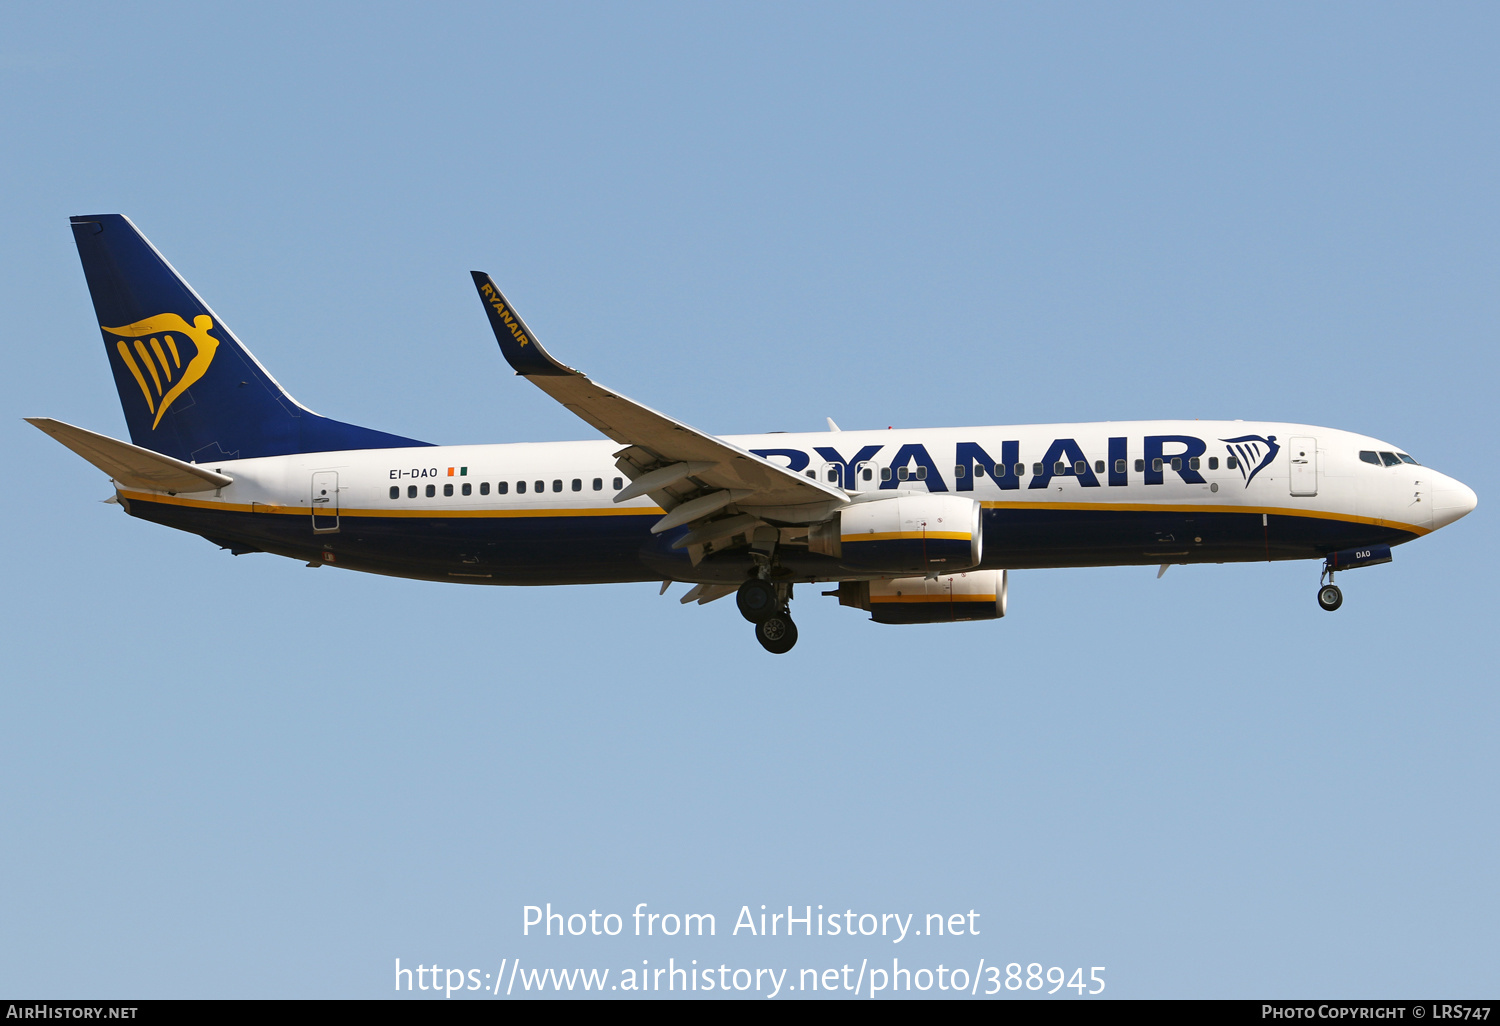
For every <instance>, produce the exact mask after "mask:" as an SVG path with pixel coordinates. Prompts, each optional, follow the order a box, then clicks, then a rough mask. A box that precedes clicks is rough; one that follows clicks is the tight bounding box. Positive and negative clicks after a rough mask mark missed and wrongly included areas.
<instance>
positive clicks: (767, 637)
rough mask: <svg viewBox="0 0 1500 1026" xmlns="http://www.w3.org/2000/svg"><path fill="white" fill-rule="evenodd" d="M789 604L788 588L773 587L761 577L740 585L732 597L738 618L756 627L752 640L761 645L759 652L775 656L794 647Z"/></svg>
mask: <svg viewBox="0 0 1500 1026" xmlns="http://www.w3.org/2000/svg"><path fill="white" fill-rule="evenodd" d="M791 600H792V586H791V585H790V584H772V583H771V582H770V581H767V580H764V579H763V578H760V577H752V578H750V580H748V581H746V582H745V583H744V584H742V585H740V590H739V592H738V593H736V594H735V597H734V601H735V605H737V606H739V609H740V615H741V616H743V617H744V618H745V619H746V620H749V621H750V622H751V623H753V624H755V640H756V641H758V642H760V647H761V648H763V649H765V650H766V651H767V652H771V653H774V654H775V655H782V654H784V653H786V652H790V651H791V650H792V646H793V645H795V644H796V643H797V625H796V624H795V623H793V622H792V615H791V611H790V605H791Z"/></svg>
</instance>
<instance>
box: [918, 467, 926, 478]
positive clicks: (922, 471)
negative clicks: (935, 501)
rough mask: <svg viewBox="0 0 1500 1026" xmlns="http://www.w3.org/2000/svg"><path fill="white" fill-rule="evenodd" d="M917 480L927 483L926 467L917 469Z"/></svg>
mask: <svg viewBox="0 0 1500 1026" xmlns="http://www.w3.org/2000/svg"><path fill="white" fill-rule="evenodd" d="M917 480H918V481H926V480H927V468H926V467H918V468H917Z"/></svg>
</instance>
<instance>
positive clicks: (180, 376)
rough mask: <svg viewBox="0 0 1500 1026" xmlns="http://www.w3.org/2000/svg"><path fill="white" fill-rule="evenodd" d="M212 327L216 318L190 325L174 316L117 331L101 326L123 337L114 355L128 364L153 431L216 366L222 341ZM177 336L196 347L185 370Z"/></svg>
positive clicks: (195, 320) (196, 320) (202, 318)
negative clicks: (215, 334) (148, 413)
mask: <svg viewBox="0 0 1500 1026" xmlns="http://www.w3.org/2000/svg"><path fill="white" fill-rule="evenodd" d="M213 326H214V321H213V318H212V317H209V316H207V315H205V314H199V315H198V316H197V317H194V318H193V323H192V324H189V323H188V322H187V321H185V320H183V319H182V318H181V317H179V316H177V314H172V313H164V314H157V315H156V316H155V317H147V318H146V319H145V320H144V321H136V322H135V323H134V324H125V325H122V326H120V327H118V328H109V327H105V326H104V325H102V324H101V325H99V327H101V328H103V329H104V330H105V331H107V332H109V333H110V334H111V335H118V336H120V338H118V339H116V340H115V351H116V352H118V353H119V354H120V359H122V360H124V361H125V367H126V369H128V370H129V371H130V376H131V377H133V378H135V383H136V384H137V385H140V386H141V395H142V396H144V397H145V399H146V406H147V408H148V409H150V411H151V412H152V413H154V414H156V419H155V420H154V421H152V422H151V430H152V431H155V430H156V426H157V425H158V424H160V423H161V418H162V414H164V413H166V412H167V407H169V406H171V405H172V403H173V402H175V401H176V400H177V397H178V396H180V395H181V394H182V393H184V392H186V391H187V390H188V388H189V387H190V386H191V385H192V384H193V383H194V382H195V381H197V380H198V379H199V378H201V377H203V375H204V373H205V372H206V371H207V370H208V365H209V364H211V363H213V362H214V353H215V352H216V351H217V350H218V348H219V340H218V339H216V338H214V337H213V336H212V335H210V334H209V331H211V330H212V329H213ZM178 336H181V337H182V341H184V342H191V343H192V344H193V354H192V356H190V357H188V359H187V363H186V366H184V364H183V355H184V354H183V352H182V350H181V349H179V348H178ZM142 368H144V370H143V369H142ZM153 393H154V394H153Z"/></svg>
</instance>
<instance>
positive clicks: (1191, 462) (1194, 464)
mask: <svg viewBox="0 0 1500 1026" xmlns="http://www.w3.org/2000/svg"><path fill="white" fill-rule="evenodd" d="M1188 469H1189V470H1197V469H1198V457H1196V456H1190V457H1189V458H1188Z"/></svg>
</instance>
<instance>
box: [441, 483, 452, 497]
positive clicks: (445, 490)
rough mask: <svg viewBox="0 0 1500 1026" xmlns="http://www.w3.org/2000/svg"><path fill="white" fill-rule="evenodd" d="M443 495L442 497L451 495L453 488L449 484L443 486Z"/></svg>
mask: <svg viewBox="0 0 1500 1026" xmlns="http://www.w3.org/2000/svg"><path fill="white" fill-rule="evenodd" d="M443 494H444V495H452V494H453V486H452V485H451V484H445V485H443Z"/></svg>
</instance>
